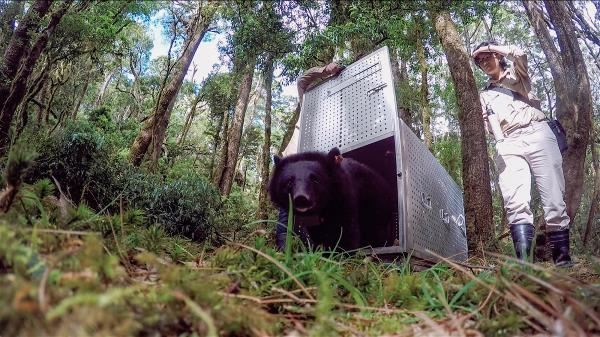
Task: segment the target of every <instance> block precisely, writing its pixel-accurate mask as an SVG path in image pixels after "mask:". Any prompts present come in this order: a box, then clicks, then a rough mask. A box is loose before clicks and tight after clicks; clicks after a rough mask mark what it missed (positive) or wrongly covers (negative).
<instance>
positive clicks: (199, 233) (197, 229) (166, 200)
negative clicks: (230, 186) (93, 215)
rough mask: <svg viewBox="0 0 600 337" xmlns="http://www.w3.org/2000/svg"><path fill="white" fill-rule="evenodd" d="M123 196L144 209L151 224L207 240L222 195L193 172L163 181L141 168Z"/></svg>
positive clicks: (129, 180)
mask: <svg viewBox="0 0 600 337" xmlns="http://www.w3.org/2000/svg"><path fill="white" fill-rule="evenodd" d="M125 191H126V192H125V193H124V199H126V200H128V202H129V203H130V205H131V206H133V207H136V208H139V209H142V210H144V211H145V213H146V216H147V217H148V220H149V223H158V224H161V225H162V226H164V229H165V230H166V231H167V232H169V233H172V234H180V235H183V236H186V237H188V238H190V239H193V240H204V239H206V237H207V236H208V235H209V233H210V222H211V219H213V214H214V209H215V207H216V205H217V203H218V201H219V195H218V193H217V191H216V190H215V189H214V187H213V186H212V185H211V184H210V183H209V182H208V181H206V179H205V178H204V177H201V176H198V175H195V174H190V175H188V176H185V177H181V178H178V179H173V180H167V181H163V178H162V177H161V176H158V175H153V174H148V173H142V172H140V171H138V172H137V173H135V172H134V173H133V174H131V175H130V177H129V179H128V181H127V187H126V189H125Z"/></svg>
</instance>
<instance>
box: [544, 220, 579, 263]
mask: <svg viewBox="0 0 600 337" xmlns="http://www.w3.org/2000/svg"><path fill="white" fill-rule="evenodd" d="M547 235H548V241H549V242H550V246H551V247H552V260H553V261H554V264H555V265H556V266H557V267H570V266H572V265H573V261H571V256H569V229H565V230H562V231H557V232H548V233H547Z"/></svg>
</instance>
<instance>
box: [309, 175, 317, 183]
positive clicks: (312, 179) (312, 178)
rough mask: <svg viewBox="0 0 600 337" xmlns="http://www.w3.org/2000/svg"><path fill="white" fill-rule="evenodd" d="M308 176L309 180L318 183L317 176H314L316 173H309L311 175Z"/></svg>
mask: <svg viewBox="0 0 600 337" xmlns="http://www.w3.org/2000/svg"><path fill="white" fill-rule="evenodd" d="M309 178H310V181H312V182H313V183H315V184H318V183H319V178H317V176H316V175H314V174H311V175H310V176H309Z"/></svg>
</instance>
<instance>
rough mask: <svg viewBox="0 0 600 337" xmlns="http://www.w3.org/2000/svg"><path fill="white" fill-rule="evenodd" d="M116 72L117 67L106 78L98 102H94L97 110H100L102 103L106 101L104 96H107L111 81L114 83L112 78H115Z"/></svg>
mask: <svg viewBox="0 0 600 337" xmlns="http://www.w3.org/2000/svg"><path fill="white" fill-rule="evenodd" d="M116 72H117V68H116V67H115V68H114V69H112V70H111V71H109V72H108V74H106V76H104V81H103V82H102V86H101V87H100V90H99V91H98V95H97V96H96V101H95V102H94V108H95V109H98V108H99V107H100V105H102V102H103V101H104V96H106V90H107V89H108V85H109V84H110V81H112V78H113V76H115V73H116Z"/></svg>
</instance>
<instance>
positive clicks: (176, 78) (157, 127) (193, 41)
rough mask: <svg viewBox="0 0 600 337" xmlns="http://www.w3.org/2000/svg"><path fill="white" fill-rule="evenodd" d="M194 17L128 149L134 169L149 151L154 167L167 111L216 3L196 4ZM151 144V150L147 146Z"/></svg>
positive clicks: (167, 123) (165, 130)
mask: <svg viewBox="0 0 600 337" xmlns="http://www.w3.org/2000/svg"><path fill="white" fill-rule="evenodd" d="M196 4H197V6H198V7H197V10H196V14H195V16H194V17H193V18H192V19H191V21H190V22H188V23H187V37H186V40H185V42H184V48H183V52H182V55H181V57H180V58H179V59H178V60H177V62H176V64H175V68H174V71H173V73H172V74H171V78H170V80H169V81H168V82H167V83H165V86H164V87H163V89H162V90H161V94H160V97H159V99H158V101H157V102H156V106H155V107H154V112H153V114H152V116H151V117H150V118H149V119H148V120H147V121H146V123H145V124H144V126H143V128H142V130H141V131H140V133H139V134H138V136H137V137H136V139H135V141H134V142H133V145H132V146H131V153H130V157H131V161H132V163H133V164H134V165H140V164H141V162H142V160H143V158H144V156H145V155H146V153H147V152H148V151H149V152H150V157H151V160H152V164H153V166H154V167H156V165H158V159H159V158H160V154H161V150H162V145H163V141H164V139H165V135H166V132H167V126H168V125H169V119H170V118H171V111H172V110H173V106H174V104H175V99H176V98H177V94H178V93H179V89H180V88H181V84H182V83H183V79H184V77H185V74H187V71H188V69H189V67H190V65H191V63H192V59H193V58H194V55H195V54H196V50H197V49H198V46H199V45H200V42H202V39H203V38H204V35H205V34H206V32H207V31H208V30H209V28H210V25H211V23H212V21H213V18H214V17H215V13H216V9H217V6H218V3H214V2H208V1H203V2H198V3H196ZM151 144H152V146H150V145H151Z"/></svg>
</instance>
